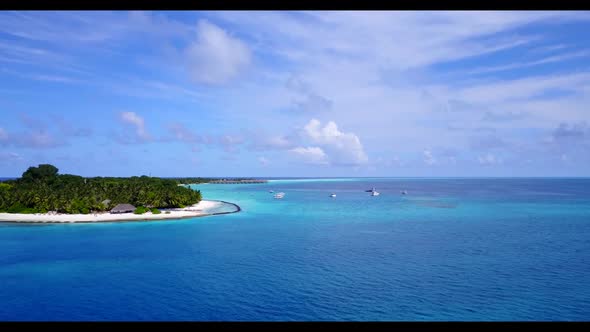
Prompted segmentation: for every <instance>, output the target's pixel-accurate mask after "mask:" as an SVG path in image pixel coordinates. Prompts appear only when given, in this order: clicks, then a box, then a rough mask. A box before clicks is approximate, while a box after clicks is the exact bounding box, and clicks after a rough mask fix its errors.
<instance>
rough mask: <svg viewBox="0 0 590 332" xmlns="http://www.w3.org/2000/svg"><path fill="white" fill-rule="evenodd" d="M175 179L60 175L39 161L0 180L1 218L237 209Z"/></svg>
mask: <svg viewBox="0 0 590 332" xmlns="http://www.w3.org/2000/svg"><path fill="white" fill-rule="evenodd" d="M203 182H205V181H203ZM178 184H179V181H178V180H177V179H164V178H158V177H148V176H139V177H138V176H133V177H129V178H122V177H82V176H77V175H71V174H59V170H58V169H57V168H56V167H55V166H53V165H49V164H42V165H38V167H29V168H28V169H27V170H26V171H25V172H24V173H23V174H22V176H21V177H20V178H18V179H14V180H7V181H4V182H0V221H4V222H101V221H132V220H160V219H180V218H191V217H199V216H205V215H212V214H225V213H232V212H238V211H240V207H239V206H237V205H235V204H233V203H229V202H223V201H210V200H203V199H202V197H201V192H200V191H199V190H193V189H191V188H187V187H186V186H182V185H181V186H179V185H178ZM228 211H229V212H228Z"/></svg>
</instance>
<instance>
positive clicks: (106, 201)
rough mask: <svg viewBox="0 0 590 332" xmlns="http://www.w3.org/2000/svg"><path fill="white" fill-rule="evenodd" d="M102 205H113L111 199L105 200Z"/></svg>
mask: <svg viewBox="0 0 590 332" xmlns="http://www.w3.org/2000/svg"><path fill="white" fill-rule="evenodd" d="M101 203H102V205H104V206H106V207H108V206H109V204H111V200H110V199H105V200H104V201H102V202H101Z"/></svg>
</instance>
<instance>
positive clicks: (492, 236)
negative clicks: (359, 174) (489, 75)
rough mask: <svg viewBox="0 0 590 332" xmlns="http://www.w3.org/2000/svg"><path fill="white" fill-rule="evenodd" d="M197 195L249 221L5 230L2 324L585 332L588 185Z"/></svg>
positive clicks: (414, 182)
mask: <svg viewBox="0 0 590 332" xmlns="http://www.w3.org/2000/svg"><path fill="white" fill-rule="evenodd" d="M196 187H197V188H198V189H200V190H201V191H202V193H203V196H204V198H205V199H220V200H225V201H230V202H234V203H237V204H238V205H240V206H241V208H242V211H241V212H239V213H236V214H228V215H218V216H210V217H202V218H194V219H184V220H178V221H157V222H129V223H99V224H67V225H59V224H58V225H22V224H8V223H4V224H0V320H3V321H7V320H8V321H12V320H42V321H53V320H58V321H61V320H67V321H71V320H91V321H96V320H166V321H170V320H191V321H192V320H198V321H205V320H213V321H226V320H229V321H244V320H245V321H291V320H302V321H316V320H330V321H334V320H336V321H341V320H343V321H351V320H353V321H414V320H419V321H422V320H427V321H433V320H434V321H477V320H486V321H495V320H502V321H515V320H525V321H526V320H535V321H554V320H557V321H570V320H571V321H580V320H584V321H587V320H589V319H590V179H419V178H416V179H414V178H403V179H396V178H388V179H378V178H374V179H368V178H362V179H326V180H314V179H305V180H300V181H297V180H284V181H281V180H277V181H272V182H269V183H268V184H254V185H243V184H240V185H225V184H221V185H211V184H202V185H198V186H196ZM371 187H376V189H377V191H379V192H380V193H381V195H380V196H376V197H372V196H370V195H369V193H367V192H365V190H366V189H370V188H371ZM269 190H274V191H276V192H278V191H282V192H285V193H286V195H285V197H284V198H283V199H282V200H277V199H273V196H272V194H271V193H269ZM401 190H407V192H408V194H407V195H401V194H400V191H401ZM332 192H333V193H336V194H337V197H335V198H330V197H329V194H330V193H332Z"/></svg>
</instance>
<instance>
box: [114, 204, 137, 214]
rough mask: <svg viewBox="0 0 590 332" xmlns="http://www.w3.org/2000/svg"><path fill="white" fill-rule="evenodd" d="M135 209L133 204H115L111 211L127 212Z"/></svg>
mask: <svg viewBox="0 0 590 332" xmlns="http://www.w3.org/2000/svg"><path fill="white" fill-rule="evenodd" d="M133 211H135V206H133V205H131V204H117V206H115V207H114V208H113V209H112V210H111V213H129V212H133Z"/></svg>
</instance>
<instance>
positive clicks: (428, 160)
mask: <svg viewBox="0 0 590 332" xmlns="http://www.w3.org/2000/svg"><path fill="white" fill-rule="evenodd" d="M422 155H423V156H424V162H425V163H427V164H428V165H434V164H436V158H434V156H433V155H432V151H430V150H424V151H423V152H422Z"/></svg>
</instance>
